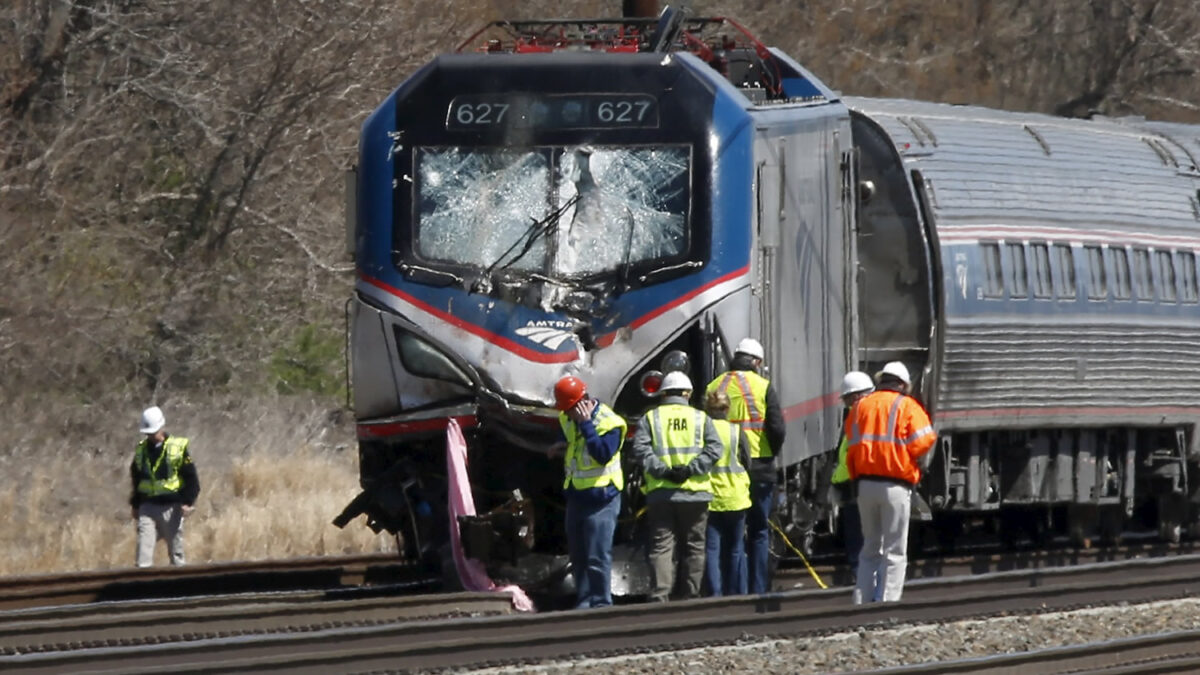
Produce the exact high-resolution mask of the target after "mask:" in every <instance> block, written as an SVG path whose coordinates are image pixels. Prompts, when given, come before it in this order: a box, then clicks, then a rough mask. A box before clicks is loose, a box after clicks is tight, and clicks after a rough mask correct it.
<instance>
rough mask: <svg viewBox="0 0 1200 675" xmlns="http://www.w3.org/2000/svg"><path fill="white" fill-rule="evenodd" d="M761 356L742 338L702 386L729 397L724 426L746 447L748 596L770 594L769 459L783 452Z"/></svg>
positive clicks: (778, 413) (772, 474)
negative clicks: (725, 364)
mask: <svg viewBox="0 0 1200 675" xmlns="http://www.w3.org/2000/svg"><path fill="white" fill-rule="evenodd" d="M764 356H765V352H764V350H763V346H762V344H760V343H759V341H758V340H755V339H754V338H746V339H744V340H742V341H741V342H739V343H738V344H737V347H736V348H735V349H734V354H733V363H731V364H730V369H729V372H726V373H723V374H721V375H718V376H717V377H716V378H714V379H713V381H712V382H709V383H708V388H707V391H708V392H709V393H711V392H714V391H722V392H724V393H725V395H726V396H728V397H729V421H730V422H734V423H736V424H739V425H741V427H742V430H743V431H745V432H746V438H747V440H749V441H750V466H748V467H747V468H748V469H749V470H750V502H751V504H750V510H749V511H748V512H747V514H746V546H747V551H746V555H747V558H748V561H747V562H748V564H749V587H750V592H751V593H766V592H767V591H769V590H770V589H771V583H770V579H769V577H770V557H771V521H770V518H771V510H772V509H773V508H774V506H775V483H776V472H777V469H778V467H777V466H776V464H775V457H776V456H777V455H779V454H780V453H781V452H783V442H784V437H785V435H786V433H787V429H786V425H785V424H784V421H783V409H782V408H781V407H780V405H779V395H778V394H777V393H776V392H775V387H774V386H773V385H772V384H771V381H770V380H768V379H767V378H765V377H763V376H762V370H763V358H764Z"/></svg>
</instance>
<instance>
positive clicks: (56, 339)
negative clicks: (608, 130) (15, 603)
mask: <svg viewBox="0 0 1200 675" xmlns="http://www.w3.org/2000/svg"><path fill="white" fill-rule="evenodd" d="M692 6H693V8H694V10H695V11H696V13H697V14H704V15H724V16H729V17H732V18H735V19H736V20H737V21H739V22H740V23H742V24H743V25H745V26H746V27H748V28H749V29H750V30H751V31H752V32H754V33H756V34H757V35H758V36H759V37H760V38H761V39H762V40H763V41H764V42H766V43H767V44H771V45H776V46H778V47H780V48H782V49H783V50H784V51H786V52H788V53H789V54H791V55H793V56H794V57H795V58H796V59H797V60H798V61H800V62H801V63H802V64H804V65H805V66H806V67H807V68H808V69H809V70H811V71H812V72H813V73H815V74H816V75H818V76H819V77H821V78H822V79H823V80H825V81H826V82H827V83H829V84H830V85H831V86H833V87H834V88H836V89H839V90H840V91H843V92H845V93H847V94H855V95H869V96H892V97H906V98H919V99H927V100H935V101H948V102H959V103H976V104H981V105H988V106H996V107H1001V108H1007V109H1014V110H1035V111H1042V112H1047V113H1052V114H1059V115H1068V116H1083V115H1088V114H1093V113H1099V114H1105V115H1114V116H1116V115H1143V116H1146V117H1150V118H1156V119H1166V120H1174V121H1186V122H1200V78H1197V77H1196V70H1197V68H1198V67H1200V6H1197V5H1196V4H1195V3H1194V2H1192V1H1191V0H1161V1H1153V0H1079V1H1078V2H1071V3H1040V2H1031V1H1030V0H995V1H993V2H987V3H946V2H938V1H935V0H891V1H889V2H880V1H879V0H813V1H810V2H804V3H789V2H764V1H763V0H746V1H743V2H694V3H692ZM423 7H425V5H421V4H419V3H404V2H384V1H382V0H338V1H336V2H334V1H332V0H305V1H301V0H279V1H278V2H272V3H265V2H236V1H234V0H213V1H211V2H206V3H178V2H167V1H165V0H134V1H132V2H130V1H126V0H122V1H120V2H118V1H116V0H70V1H63V0H20V1H19V2H14V3H7V4H5V5H4V6H3V7H0V250H2V251H3V252H4V255H3V258H0V260H2V266H0V373H3V377H2V378H0V466H2V467H3V474H2V475H3V476H4V483H3V484H0V504H4V503H8V504H11V505H17V506H20V505H25V506H24V508H26V509H27V510H39V511H45V513H44V514H43V515H44V519H43V520H42V521H40V522H41V525H40V526H39V524H38V523H39V520H38V519H36V518H31V519H30V520H28V521H27V522H28V526H27V527H23V528H18V529H20V530H21V531H24V530H26V529H37V528H38V527H48V528H51V529H52V528H53V527H54V525H53V523H56V522H58V520H56V519H60V517H61V514H63V513H78V512H81V511H84V510H88V509H94V510H95V511H96V513H97V514H98V515H99V516H100V517H102V518H104V519H116V520H115V521H114V522H118V523H119V524H121V525H122V526H124V525H127V524H128V523H127V522H125V523H121V522H120V518H121V515H122V511H121V508H120V507H121V504H122V503H123V500H124V498H125V496H126V495H125V491H126V490H127V486H126V485H125V484H124V482H123V481H124V470H125V466H126V463H127V462H128V453H129V452H131V449H132V444H133V442H135V441H136V433H135V428H134V424H135V421H136V418H137V414H138V412H139V411H140V410H141V408H142V407H144V406H145V405H148V404H149V403H151V402H153V403H158V404H161V405H162V406H163V407H164V408H165V409H167V411H168V416H169V418H171V419H175V420H178V423H179V424H180V428H185V429H186V430H187V433H188V435H190V436H193V437H194V438H196V439H197V441H198V445H197V447H198V448H203V449H204V452H205V453H207V454H205V455H202V457H201V459H200V461H201V463H202V465H203V463H204V462H208V466H210V467H212V471H213V473H212V474H210V475H213V476H214V477H215V478H216V480H217V481H218V482H219V481H220V480H223V478H220V477H227V478H228V479H229V480H233V478H232V477H231V476H233V475H234V474H229V473H222V472H225V471H226V470H229V471H232V470H233V467H236V466H241V465H242V464H244V463H245V462H249V461H251V458H253V457H255V456H256V455H257V454H259V453H260V450H261V449H262V448H270V453H271V455H270V456H271V457H274V458H276V459H275V461H279V462H282V463H286V462H287V461H288V460H287V458H288V457H289V455H290V454H291V453H292V452H293V451H296V450H297V449H299V448H304V451H305V452H309V453H312V455H313V457H314V458H315V460H316V461H317V464H314V466H318V467H325V466H326V465H325V464H321V463H320V462H321V461H322V458H327V457H334V458H335V459H334V460H333V464H336V465H338V466H342V467H344V468H345V470H346V471H347V472H348V474H347V475H349V476H350V480H351V482H353V474H354V471H355V470H356V469H355V466H354V453H353V451H352V447H353V446H352V442H353V435H352V429H351V427H350V425H348V424H347V423H346V421H345V420H346V418H345V415H344V414H342V410H343V409H344V407H345V404H346V402H345V396H346V394H345V371H344V357H343V330H344V313H343V312H344V310H343V307H344V303H345V300H346V298H347V296H348V294H349V292H350V288H351V285H352V280H353V279H352V272H351V268H350V265H349V262H348V257H347V255H346V253H345V250H344V249H345V225H344V222H343V221H344V218H343V183H342V181H343V173H344V171H345V169H346V168H347V167H349V166H350V165H351V164H352V163H353V161H354V155H355V144H356V134H357V130H358V127H359V125H360V124H361V122H362V121H363V119H364V118H365V117H366V115H367V114H369V112H370V111H371V109H372V107H373V105H374V104H375V103H376V102H377V101H379V100H380V99H381V98H382V97H383V96H384V95H385V94H386V93H387V92H388V91H390V90H391V89H392V88H394V87H395V86H396V85H397V84H398V83H399V82H400V81H402V79H403V78H404V77H405V76H406V75H407V74H408V73H411V72H412V71H413V70H414V69H415V68H417V67H418V66H419V65H420V64H422V63H423V62H424V61H426V60H427V59H428V57H429V56H430V55H431V54H433V53H436V52H438V51H443V50H447V49H451V48H453V47H454V46H455V45H456V44H458V42H459V41H461V40H462V39H464V38H465V37H467V36H468V35H470V34H471V33H472V32H473V31H474V29H475V28H476V27H478V26H480V25H481V24H482V22H483V21H485V20H487V19H491V18H499V17H513V18H533V17H541V16H601V15H603V16H612V15H618V14H619V13H620V11H621V3H619V2H616V1H615V0H609V1H607V2H600V1H584V0H567V2H562V3H551V2H543V1H540V0H535V1H531V2H515V1H513V0H493V1H490V2H489V1H487V0H448V2H447V3H444V4H443V6H442V7H443V8H439V9H438V10H437V11H432V10H427V9H422V8H423ZM294 410H300V411H303V412H295V413H291V412H288V411H294ZM289 419H292V420H295V419H302V420H303V422H302V423H289V422H288V420H289ZM263 420H269V421H270V423H269V424H263V423H262V421H263ZM289 424H290V425H289ZM297 429H302V431H299V432H298V431H297ZM234 438H236V439H237V441H236V442H234V441H231V440H228V439H234ZM313 438H319V439H320V440H319V442H317V441H313ZM206 441H207V442H206ZM339 448H340V449H341V450H340V451H339V450H338V449H339ZM263 452H265V451H263ZM79 453H85V454H87V455H88V457H89V458H90V459H88V463H87V464H86V465H85V464H83V463H82V461H81V460H79V459H78V457H79ZM51 460H53V462H52V461H51ZM239 463H242V464H239ZM52 466H53V467H56V468H55V469H54V470H53V471H51V470H49V469H48V467H52ZM314 470H321V471H324V470H327V469H325V468H320V469H314ZM74 472H79V473H85V472H86V473H87V478H88V479H87V480H82V479H81V476H79V475H72V474H73V473H74ZM35 478H36V479H35ZM266 482H267V483H269V482H270V481H269V480H266ZM41 483H44V484H45V485H46V486H47V487H46V489H48V490H49V491H50V492H52V493H56V494H57V495H58V496H57V497H56V498H55V499H48V500H40V501H36V504H37V507H36V509H34V508H33V506H31V505H33V504H35V501H34V499H33V496H34V495H35V494H38V493H36V492H35V484H41ZM114 485H115V486H116V487H114ZM210 485H211V483H210ZM288 489H290V490H292V491H293V493H292V495H291V496H292V497H293V498H295V499H300V500H303V499H304V498H305V495H304V494H302V493H301V492H302V491H303V490H306V489H308V488H306V487H302V486H300V485H299V484H296V485H292V486H291V487H289V488H288ZM218 494H220V493H219V492H218ZM351 496H352V494H346V496H345V497H346V499H349V498H350V497H351ZM230 499H233V497H231V498H230ZM333 499H334V500H336V498H333ZM264 503H265V502H264ZM339 506H340V505H339ZM263 508H264V509H265V508H268V507H266V506H264V507H263ZM329 515H330V517H332V515H334V514H333V513H330V514H329ZM106 522H107V521H106ZM286 522H287V521H281V523H283V525H281V526H286ZM230 527H232V526H230ZM313 527H315V528H319V527H321V526H320V524H319V519H318V524H316V525H314V526H313ZM128 529H129V528H128V527H125V530H128ZM4 536H5V538H6V540H5V541H4V544H5V545H6V547H9V548H14V547H16V548H22V547H25V548H30V547H33V546H35V545H40V544H34V543H30V542H31V541H32V540H26V539H22V538H21V537H23V536H25V535H23V534H20V533H19V532H13V533H8V534H4ZM214 536H216V537H217V538H218V539H219V538H220V537H221V535H220V533H218V534H217V535H214ZM226 536H228V533H226ZM304 536H305V537H306V538H307V540H308V541H312V540H314V539H317V538H319V535H312V534H307V535H304ZM377 544H378V542H377V541H376V540H375V539H374V538H370V537H366V538H364V539H363V540H362V541H361V542H358V543H355V544H353V545H354V546H360V545H361V546H364V547H373V546H376V545H377ZM99 545H101V546H103V545H104V544H99ZM120 545H123V544H120ZM118 546H119V545H118ZM251 550H253V551H254V552H249V551H251ZM285 550H289V551H296V550H299V549H297V548H292V549H287V548H286V547H283V546H282V545H276V544H272V545H269V546H266V547H259V548H257V549H253V548H251V549H238V550H233V549H220V548H213V549H212V552H211V553H209V554H208V555H210V556H216V557H229V556H233V557H242V556H247V555H272V554H283V553H282V552H283V551H285ZM314 552H315V551H314ZM63 555H65V554H63ZM63 555H59V556H58V557H57V558H53V557H51V558H42V560H51V559H53V560H55V561H56V562H54V563H53V564H52V563H50V562H41V563H38V565H40V566H41V567H46V566H48V565H49V566H53V565H57V566H60V567H61V566H63V565H110V564H121V563H120V560H123V557H122V556H123V554H121V555H118V556H115V557H109V556H99V555H96V554H94V553H93V554H90V555H89V554H86V553H84V554H81V555H80V556H79V557H78V562H72V563H68V562H65V561H64V559H63ZM34 567H35V568H36V566H34ZM28 568H29V567H28V566H27V567H25V568H22V569H28ZM3 572H4V569H2V568H0V573H3Z"/></svg>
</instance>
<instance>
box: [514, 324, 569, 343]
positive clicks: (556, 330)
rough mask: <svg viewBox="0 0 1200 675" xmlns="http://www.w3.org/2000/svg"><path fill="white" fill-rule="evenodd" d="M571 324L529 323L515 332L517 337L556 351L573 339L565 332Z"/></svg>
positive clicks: (567, 331)
mask: <svg viewBox="0 0 1200 675" xmlns="http://www.w3.org/2000/svg"><path fill="white" fill-rule="evenodd" d="M570 327H571V324H569V323H567V322H566V321H530V322H529V323H528V324H526V325H524V326H521V327H520V328H518V329H517V330H516V333H517V335H520V336H521V337H523V338H527V339H529V340H533V341H534V342H536V343H538V344H539V345H542V346H543V347H546V348H547V349H558V346H559V345H561V344H562V343H563V342H566V341H567V340H570V339H571V338H574V337H575V334H574V333H572V332H571V331H569V330H567V329H568V328H570Z"/></svg>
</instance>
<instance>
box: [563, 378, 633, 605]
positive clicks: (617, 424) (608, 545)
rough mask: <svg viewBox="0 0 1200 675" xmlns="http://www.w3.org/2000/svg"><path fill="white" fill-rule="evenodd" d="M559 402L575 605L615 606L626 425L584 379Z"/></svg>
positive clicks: (569, 386)
mask: <svg viewBox="0 0 1200 675" xmlns="http://www.w3.org/2000/svg"><path fill="white" fill-rule="evenodd" d="M554 403H555V407H556V408H558V410H559V413H558V424H559V427H560V428H561V430H562V436H563V442H564V443H565V446H566V450H565V455H564V462H565V466H564V476H563V495H564V497H565V498H566V502H567V516H566V518H567V520H566V530H567V550H568V553H569V554H570V556H569V557H570V560H571V576H572V578H573V579H574V580H575V607H576V609H584V608H588V607H607V606H608V605H611V604H612V548H613V534H614V533H615V532H616V529H617V514H618V513H619V512H620V510H621V490H623V489H624V488H625V477H624V474H623V473H622V472H621V446H622V445H624V443H625V431H626V428H627V426H626V422H625V419H624V418H622V417H621V416H620V415H618V414H617V413H615V412H613V410H612V408H609V407H608V406H607V405H606V404H604V403H601V402H600V401H597V400H596V399H594V398H592V397H591V396H589V395H588V393H587V386H586V385H585V384H584V383H583V381H582V380H580V379H579V378H578V377H575V376H573V375H568V376H566V377H563V378H562V379H560V380H559V381H558V383H557V384H555V385H554Z"/></svg>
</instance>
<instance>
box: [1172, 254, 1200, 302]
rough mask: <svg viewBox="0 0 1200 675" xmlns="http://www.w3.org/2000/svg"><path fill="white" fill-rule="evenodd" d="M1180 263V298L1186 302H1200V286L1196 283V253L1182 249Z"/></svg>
mask: <svg viewBox="0 0 1200 675" xmlns="http://www.w3.org/2000/svg"><path fill="white" fill-rule="evenodd" d="M1177 255H1178V256H1179V258H1178V260H1177V261H1176V262H1178V264H1179V299H1180V300H1183V301H1184V302H1200V287H1198V286H1197V283H1196V254H1195V253H1192V252H1191V251H1180V252H1179V253H1178V254H1177Z"/></svg>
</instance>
